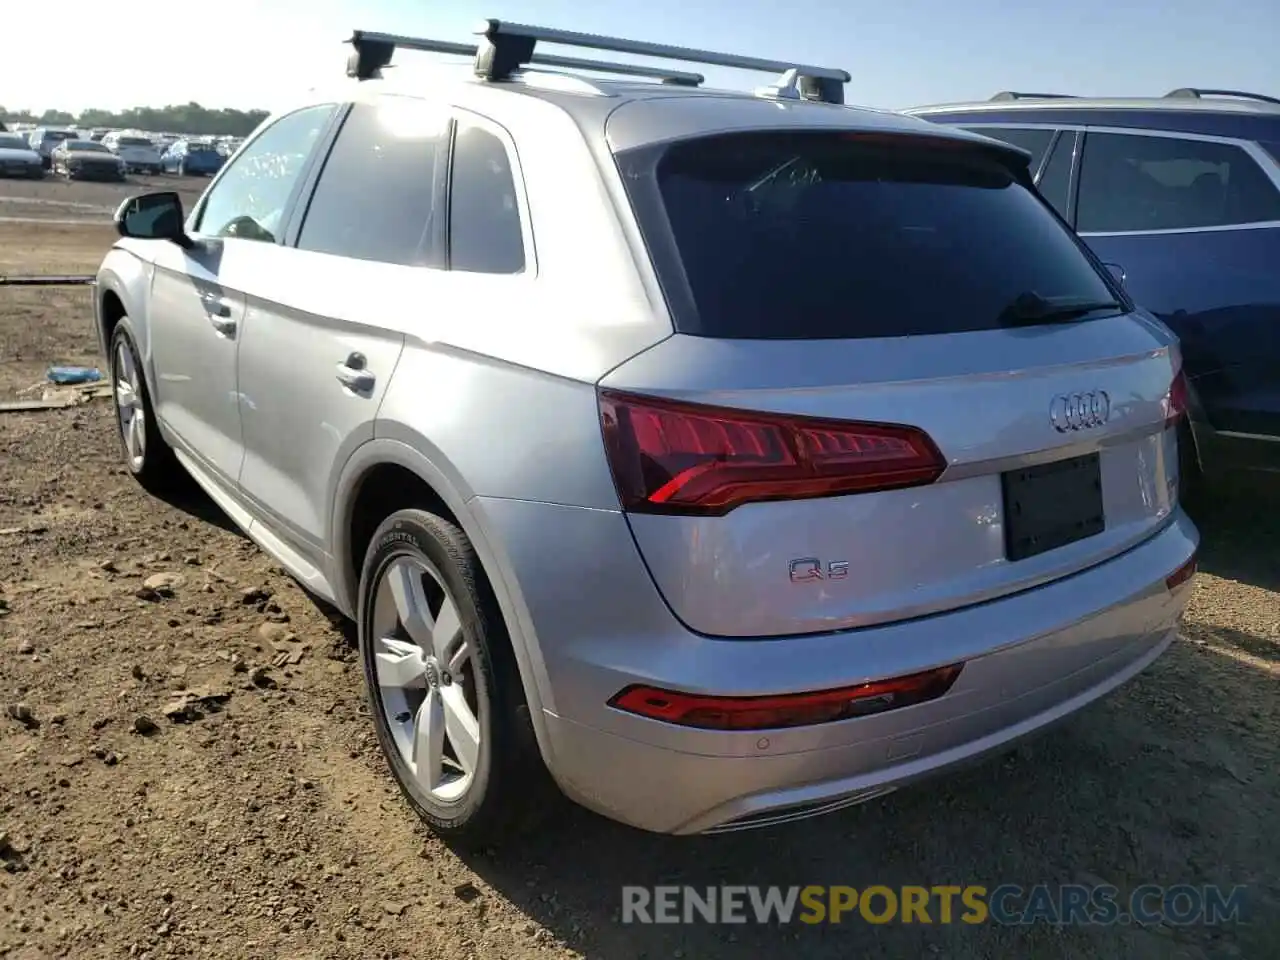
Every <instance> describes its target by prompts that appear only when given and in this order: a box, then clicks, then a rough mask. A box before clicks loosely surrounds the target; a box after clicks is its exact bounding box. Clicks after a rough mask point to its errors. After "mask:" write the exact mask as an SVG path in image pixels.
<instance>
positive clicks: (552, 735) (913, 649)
mask: <svg viewBox="0 0 1280 960" xmlns="http://www.w3.org/2000/svg"><path fill="white" fill-rule="evenodd" d="M473 505H474V506H476V508H477V512H478V514H479V515H480V516H481V518H482V522H483V523H484V525H485V527H486V536H487V537H488V538H490V542H491V544H492V545H493V546H494V547H495V548H496V550H495V552H496V553H497V555H498V562H499V564H500V566H501V567H502V570H501V574H502V579H503V580H504V581H505V583H506V584H507V585H508V587H510V586H511V585H513V584H518V585H519V596H518V598H516V599H517V603H516V604H515V606H516V608H517V609H518V610H519V611H520V614H521V616H520V620H521V621H522V622H521V623H520V624H519V627H520V631H519V632H520V633H521V634H522V635H523V640H524V643H525V645H526V651H527V653H528V654H529V659H528V662H529V663H530V664H531V666H532V669H533V670H534V672H535V679H536V681H537V686H538V688H539V694H540V696H541V699H542V708H543V717H542V720H543V724H542V727H543V730H542V733H543V749H544V753H545V754H546V759H547V762H548V766H549V767H550V769H551V772H552V774H553V776H555V778H556V780H557V782H559V784H560V785H561V788H562V789H563V790H564V791H565V792H566V793H567V794H568V795H569V796H571V797H573V798H574V799H575V800H577V801H579V802H580V803H582V804H583V805H585V806H587V807H590V808H592V809H594V810H597V811H599V812H601V813H604V814H606V815H607V816H610V817H613V818H615V819H618V820H621V821H623V822H626V823H629V824H632V825H633V826H637V827H640V828H642V829H647V830H653V831H658V832H665V833H682V834H684V833H702V832H709V831H717V830H724V829H737V828H744V827H748V826H760V825H764V824H765V823H769V822H774V821H776V820H777V819H791V818H794V817H798V816H803V815H812V814H813V813H817V812H823V811H825V810H828V809H835V808H838V807H841V806H847V805H850V804H852V803H856V802H861V801H862V800H866V799H869V798H871V797H873V796H878V795H880V794H883V793H887V792H890V791H891V790H894V789H897V788H898V787H900V786H902V785H903V784H906V783H909V782H911V781H913V780H916V779H919V778H921V777H924V776H927V775H930V774H933V773H936V772H939V771H941V770H944V769H947V768H949V767H952V766H955V765H958V764H963V763H966V762H969V761H972V760H974V759H976V758H978V757H980V756H981V755H983V754H985V753H987V752H990V751H992V750H997V749H999V748H1002V747H1005V746H1006V745H1008V744H1009V743H1011V742H1013V741H1015V740H1017V739H1018V738H1020V737H1023V736H1026V735H1027V734H1030V733H1033V732H1035V731H1037V730H1039V729H1041V728H1043V727H1045V726H1047V725H1049V724H1052V723H1054V722H1056V721H1058V720H1060V719H1062V718H1064V717H1066V716H1069V715H1070V714H1072V713H1074V712H1075V711H1076V710H1078V709H1080V708H1081V707H1084V706H1085V705H1087V704H1089V703H1090V702H1092V701H1094V700H1096V699H1097V698H1099V697H1101V696H1103V695H1105V694H1106V693H1108V692H1110V691H1111V690H1113V689H1115V688H1116V687H1117V686H1119V685H1120V684H1122V683H1124V682H1125V681H1127V680H1128V679H1130V678H1131V677H1132V676H1134V675H1136V674H1137V673H1138V672H1140V671H1141V670H1142V669H1144V668H1145V667H1146V666H1147V665H1149V664H1150V663H1151V662H1152V661H1153V660H1155V659H1156V658H1157V657H1158V656H1159V655H1160V654H1161V653H1162V652H1163V651H1164V650H1165V649H1166V648H1167V647H1168V645H1169V643H1170V642H1171V640H1172V638H1173V636H1174V635H1175V633H1176V626H1177V622H1178V618H1179V616H1180V614H1181V611H1182V608H1183V606H1184V605H1185V602H1186V594H1187V587H1186V586H1185V585H1184V586H1183V587H1181V588H1179V589H1177V590H1175V591H1173V592H1172V593H1171V592H1170V591H1169V590H1168V589H1167V588H1166V586H1165V578H1166V577H1167V576H1168V575H1169V574H1171V573H1173V572H1174V571H1175V570H1177V569H1178V568H1179V567H1181V566H1182V565H1183V564H1184V563H1185V562H1186V561H1187V560H1188V559H1190V558H1191V557H1192V556H1193V555H1194V553H1195V550H1196V546H1197V543H1198V534H1197V532H1196V530H1195V527H1194V526H1193V525H1192V523H1191V521H1190V520H1189V519H1188V518H1187V517H1186V516H1185V514H1183V513H1182V512H1181V511H1179V512H1178V513H1177V514H1176V515H1175V517H1174V519H1173V521H1172V522H1171V524H1170V525H1169V526H1167V527H1165V528H1164V529H1163V530H1162V531H1161V532H1160V533H1158V534H1157V535H1156V536H1154V537H1152V538H1151V539H1149V540H1147V541H1145V542H1144V543H1142V544H1141V545H1139V546H1137V547H1135V548H1133V549H1132V550H1129V551H1128V552H1126V553H1124V554H1122V555H1120V556H1118V557H1115V558H1113V559H1112V560H1110V561H1108V562H1106V563H1104V564H1101V565H1099V566H1097V567H1094V568H1092V569H1090V570H1087V571H1084V572H1082V573H1080V574H1077V575H1075V576H1072V577H1069V578H1066V579H1064V580H1059V581H1057V582H1055V583H1052V584H1049V585H1047V586H1044V587H1040V588H1038V589H1035V590H1028V591H1026V592H1023V593H1019V594H1015V595H1013V596H1009V597H1005V598H1002V599H1000V600H996V601H992V602H989V603H985V604H981V605H977V606H973V607H968V608H965V609H962V610H957V611H954V612H951V613H947V614H941V615H936V616H931V617H924V618H920V619H916V620H910V621H904V622H901V623H896V624H890V625H886V626H881V627H872V628H866V629H860V630H851V631H843V632H837V633H827V634H819V635H807V636H798V637H790V638H771V639H767V640H723V639H711V638H707V637H703V636H700V635H697V634H693V633H690V632H689V631H687V630H686V629H684V628H683V627H682V626H681V625H680V624H679V622H678V621H677V620H676V619H675V617H674V616H672V614H671V612H670V610H669V609H667V607H666V605H665V604H664V603H663V601H662V600H661V598H660V597H659V596H658V594H657V591H656V589H655V588H654V586H653V583H652V580H651V579H650V577H649V576H648V572H647V571H646V570H645V568H644V566H643V564H642V563H641V561H640V558H639V556H638V555H637V553H636V550H635V547H634V543H633V542H632V541H631V540H630V538H629V537H628V536H626V523H625V519H624V518H623V517H622V516H621V515H620V514H615V513H611V512H607V511H599V510H579V509H576V508H569V507H557V506H553V505H549V504H528V503H521V502H518V501H497V500H480V501H473ZM548 524H550V526H549V527H548ZM548 529H550V530H554V531H555V533H554V540H553V541H548V540H547V539H546V537H545V536H543V537H537V536H533V535H532V534H533V532H534V531H535V530H542V531H546V530H548ZM548 542H554V544H555V547H554V548H553V550H552V555H551V556H548V549H547V544H548ZM959 661H964V662H965V668H964V671H963V673H962V674H961V675H960V678H959V680H958V681H957V683H956V685H955V686H954V687H953V688H952V689H951V691H950V692H949V693H948V694H947V695H946V696H944V697H942V698H941V699H939V700H935V701H932V702H929V703H923V704H919V705H916V706H912V707H906V708H903V709H900V710H895V711H891V712H888V713H883V714H880V715H876V716H870V717H863V718H859V719H854V720H847V721H843V722H838V723H830V724H823V725H818V726H809V727H800V728H795V729H788V730H768V731H742V732H719V731H707V730H694V729H689V728H683V727H678V726H673V725H670V724H665V723H661V722H657V721H652V720H647V719H644V718H641V717H637V716H633V715H630V714H627V713H624V712H622V711H619V710H615V709H613V708H610V707H608V706H607V702H608V700H609V699H610V698H611V697H612V696H613V695H614V694H616V693H617V692H618V691H619V690H621V689H623V688H624V687H626V686H628V685H630V684H633V683H646V684H651V685H654V686H659V687H664V688H667V689H673V690H682V691H688V692H694V693H713V694H734V695H755V694H766V693H791V692H804V691H814V690H822V689H829V688H834V687H842V686H846V685H853V684H857V683H860V682H865V681H867V680H872V679H879V678H884V677H891V676H898V675H903V674H907V673H913V672H916V671H920V670H927V669H929V668H932V667H937V666H942V665H945V664H949V663H955V662H959Z"/></svg>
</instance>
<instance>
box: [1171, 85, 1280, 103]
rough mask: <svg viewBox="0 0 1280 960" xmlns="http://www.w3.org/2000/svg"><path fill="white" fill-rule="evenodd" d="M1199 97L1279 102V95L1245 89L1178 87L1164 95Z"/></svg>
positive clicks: (1188, 97) (1182, 97) (1186, 97)
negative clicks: (1272, 95)
mask: <svg viewBox="0 0 1280 960" xmlns="http://www.w3.org/2000/svg"><path fill="white" fill-rule="evenodd" d="M1201 97H1238V98H1239V99H1241V100H1257V101H1259V102H1261V103H1275V104H1280V97H1269V96H1267V95H1266V94H1265V93H1248V92H1247V91H1245V90H1210V89H1209V88H1207V87H1179V88H1178V89H1177V90H1170V91H1169V92H1168V93H1166V94H1165V95H1164V98H1165V99H1166V100H1168V99H1175V100H1181V99H1195V100H1198V99H1200V98H1201Z"/></svg>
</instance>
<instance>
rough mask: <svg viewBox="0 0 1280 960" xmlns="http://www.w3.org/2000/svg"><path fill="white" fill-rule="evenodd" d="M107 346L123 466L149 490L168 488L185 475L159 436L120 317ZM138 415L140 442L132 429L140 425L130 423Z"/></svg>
mask: <svg viewBox="0 0 1280 960" xmlns="http://www.w3.org/2000/svg"><path fill="white" fill-rule="evenodd" d="M110 350H111V353H110V363H109V369H110V374H111V386H112V391H111V402H112V406H113V407H114V409H115V414H116V432H117V433H118V434H119V436H120V450H121V453H122V454H123V456H124V462H125V466H126V467H127V468H128V469H129V472H130V473H131V474H133V477H134V479H135V480H137V481H138V483H140V484H141V485H142V487H143V488H144V489H145V490H147V491H149V492H150V493H154V494H161V493H168V492H171V491H173V490H175V489H176V488H178V487H179V485H180V484H181V483H182V482H183V481H184V480H185V479H186V471H185V470H183V468H182V464H180V463H178V460H177V458H176V457H174V455H173V450H171V449H170V447H169V445H168V444H167V443H165V442H164V438H163V437H162V436H160V428H159V427H158V426H157V425H156V416H155V410H154V409H153V408H152V406H151V392H150V391H149V390H148V389H147V380H146V377H145V376H144V375H143V373H142V363H141V361H140V360H139V358H138V348H137V346H136V345H135V344H134V342H133V336H132V335H131V334H130V333H129V327H128V325H127V324H125V323H124V322H123V321H122V322H120V323H118V324H116V328H115V331H114V332H113V333H112V335H111V346H110ZM122 387H123V388H124V389H122ZM130 401H131V403H130ZM138 416H141V427H140V430H141V444H140V446H138V445H137V433H136V432H135V431H137V430H138V429H139V428H137V427H134V426H132V425H133V424H134V423H135V420H136V418H137V417H138Z"/></svg>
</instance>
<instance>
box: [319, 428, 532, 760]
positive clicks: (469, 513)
mask: <svg viewBox="0 0 1280 960" xmlns="http://www.w3.org/2000/svg"><path fill="white" fill-rule="evenodd" d="M424 442H425V440H424ZM420 449H422V448H421V447H420V446H418V445H416V444H415V445H411V444H409V443H406V442H404V441H403V440H399V439H391V438H387V437H379V438H376V439H373V440H370V441H368V442H367V443H365V444H363V445H362V446H360V447H359V448H357V449H356V451H355V452H354V453H353V454H352V455H351V457H350V458H349V459H348V460H347V462H346V463H345V464H344V465H343V467H342V469H341V471H340V473H339V475H338V477H337V479H336V481H335V482H334V484H333V486H332V490H333V494H332V509H331V511H330V518H331V519H330V531H329V543H330V544H332V548H333V554H332V556H333V564H334V567H335V569H334V571H333V576H332V577H331V578H330V583H331V584H332V586H333V590H334V598H335V601H336V603H337V606H338V608H339V609H340V610H343V611H344V612H346V613H348V614H351V613H353V612H355V608H356V596H357V594H358V591H359V576H360V574H359V571H358V570H356V571H352V570H351V567H350V565H349V564H348V563H347V561H346V558H347V556H348V555H349V554H350V551H351V544H350V531H351V518H352V512H353V507H354V505H355V502H356V496H357V494H358V492H359V490H360V486H361V483H362V482H363V481H364V479H365V477H367V476H368V475H369V473H370V472H371V471H372V470H374V469H375V468H377V467H379V466H384V465H387V464H394V465H395V466H398V467H402V468H404V469H406V470H409V471H410V472H412V473H413V474H415V475H416V476H418V477H419V478H420V479H421V480H422V481H423V482H424V483H426V484H427V485H428V486H430V487H431V489H432V490H434V491H435V492H436V493H437V494H438V495H439V497H440V499H441V500H443V501H444V503H445V506H447V507H448V508H449V510H450V512H452V513H453V515H454V517H455V518H456V519H457V521H458V525H459V526H460V527H462V530H463V532H464V533H466V535H467V537H468V538H470V540H471V543H472V545H473V546H474V547H475V550H476V555H477V556H478V557H479V558H480V562H481V564H482V565H483V566H484V569H485V572H486V574H488V577H489V582H490V584H491V586H492V587H493V592H494V595H495V596H496V597H497V600H498V605H499V607H500V608H501V610H502V616H503V619H504V621H505V622H506V625H507V632H508V634H509V635H510V637H511V646H512V649H513V651H514V653H515V658H516V663H517V665H518V666H519V668H520V677H521V682H522V684H523V686H524V691H525V697H526V701H527V703H528V705H529V713H530V716H531V718H532V720H533V724H534V730H535V732H536V734H537V737H538V743H539V746H540V747H541V749H542V750H543V754H544V756H549V754H548V753H547V750H548V749H549V740H548V739H547V738H546V737H545V731H544V719H543V709H544V708H545V709H547V710H551V711H553V712H554V710H555V704H554V701H553V698H552V694H551V686H550V683H549V682H548V680H547V674H546V665H545V663H544V662H543V658H542V655H541V652H540V650H539V647H538V643H537V638H536V635H535V634H534V631H533V628H532V618H531V617H530V615H529V610H528V607H527V605H526V604H525V602H524V599H523V597H522V595H521V593H520V589H519V585H518V583H517V581H516V579H515V578H514V577H513V576H512V575H511V564H510V560H509V559H508V558H507V556H506V553H505V550H504V549H503V546H502V544H501V543H500V542H499V541H498V540H497V539H496V538H495V537H493V536H492V535H491V534H490V532H489V531H488V530H487V529H486V524H485V522H484V519H483V516H482V515H481V514H480V513H479V512H478V511H476V510H474V509H472V504H473V503H474V502H475V501H474V497H473V496H472V495H471V494H470V492H469V491H467V492H464V488H463V486H462V484H461V478H460V477H459V478H457V481H456V482H455V480H454V479H453V478H454V477H456V476H457V475H456V473H455V472H454V471H452V470H451V469H450V468H449V467H448V466H447V465H446V466H445V467H443V468H442V466H440V465H439V464H437V463H435V462H433V461H432V460H431V459H429V458H428V457H427V456H425V455H424V454H422V453H420V452H419V450H420ZM442 456H443V455H442ZM442 462H443V460H442Z"/></svg>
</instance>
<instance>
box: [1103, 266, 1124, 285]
mask: <svg viewBox="0 0 1280 960" xmlns="http://www.w3.org/2000/svg"><path fill="white" fill-rule="evenodd" d="M1103 266H1104V267H1106V268H1107V270H1109V271H1110V272H1111V276H1113V277H1115V279H1116V283H1118V284H1120V285H1121V286H1123V285H1124V278H1125V272H1124V267H1122V266H1120V264H1118V263H1104V264H1103Z"/></svg>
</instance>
